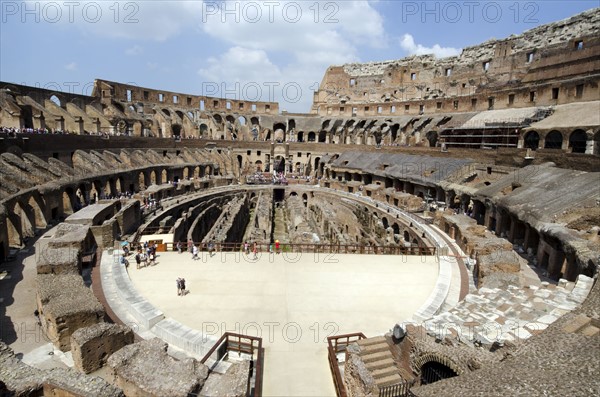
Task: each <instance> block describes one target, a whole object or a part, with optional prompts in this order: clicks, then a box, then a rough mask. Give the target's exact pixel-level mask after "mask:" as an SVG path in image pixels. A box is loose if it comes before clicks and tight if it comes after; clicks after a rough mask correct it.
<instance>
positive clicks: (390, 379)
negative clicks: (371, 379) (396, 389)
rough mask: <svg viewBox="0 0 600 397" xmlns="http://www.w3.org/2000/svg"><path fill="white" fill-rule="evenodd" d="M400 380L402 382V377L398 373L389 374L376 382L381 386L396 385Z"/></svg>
mask: <svg viewBox="0 0 600 397" xmlns="http://www.w3.org/2000/svg"><path fill="white" fill-rule="evenodd" d="M400 382H402V378H401V377H400V375H398V374H394V375H389V376H386V377H385V378H381V379H376V380H375V383H377V386H379V387H382V386H390V385H395V384H397V383H400Z"/></svg>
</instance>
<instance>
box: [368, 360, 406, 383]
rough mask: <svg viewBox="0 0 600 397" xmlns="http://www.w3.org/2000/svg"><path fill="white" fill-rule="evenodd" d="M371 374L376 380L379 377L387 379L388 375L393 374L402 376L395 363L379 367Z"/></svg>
mask: <svg viewBox="0 0 600 397" xmlns="http://www.w3.org/2000/svg"><path fill="white" fill-rule="evenodd" d="M371 375H372V376H373V378H374V379H375V381H377V380H378V379H385V378H387V377H388V376H392V375H398V376H400V374H398V369H397V368H396V366H395V365H394V364H392V365H391V366H388V367H387V368H381V369H377V370H375V371H371Z"/></svg>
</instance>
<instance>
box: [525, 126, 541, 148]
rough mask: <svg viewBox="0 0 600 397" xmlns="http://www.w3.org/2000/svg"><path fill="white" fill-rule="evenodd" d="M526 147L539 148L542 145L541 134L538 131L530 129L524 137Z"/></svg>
mask: <svg viewBox="0 0 600 397" xmlns="http://www.w3.org/2000/svg"><path fill="white" fill-rule="evenodd" d="M523 141H524V146H525V149H531V150H537V148H538V147H539V146H540V134H538V133H537V132H536V131H528V132H527V133H526V134H525V136H524V137H523Z"/></svg>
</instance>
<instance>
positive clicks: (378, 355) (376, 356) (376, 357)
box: [360, 350, 392, 364]
mask: <svg viewBox="0 0 600 397" xmlns="http://www.w3.org/2000/svg"><path fill="white" fill-rule="evenodd" d="M360 358H361V359H362V360H363V362H364V363H365V364H367V363H372V362H375V361H381V360H385V359H386V358H392V353H390V352H389V350H388V351H384V352H375V353H371V354H364V355H363V354H361V355H360Z"/></svg>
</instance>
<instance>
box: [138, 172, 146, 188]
mask: <svg viewBox="0 0 600 397" xmlns="http://www.w3.org/2000/svg"><path fill="white" fill-rule="evenodd" d="M138 186H139V187H138V189H140V190H144V189H146V175H144V173H143V172H140V173H139V174H138Z"/></svg>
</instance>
